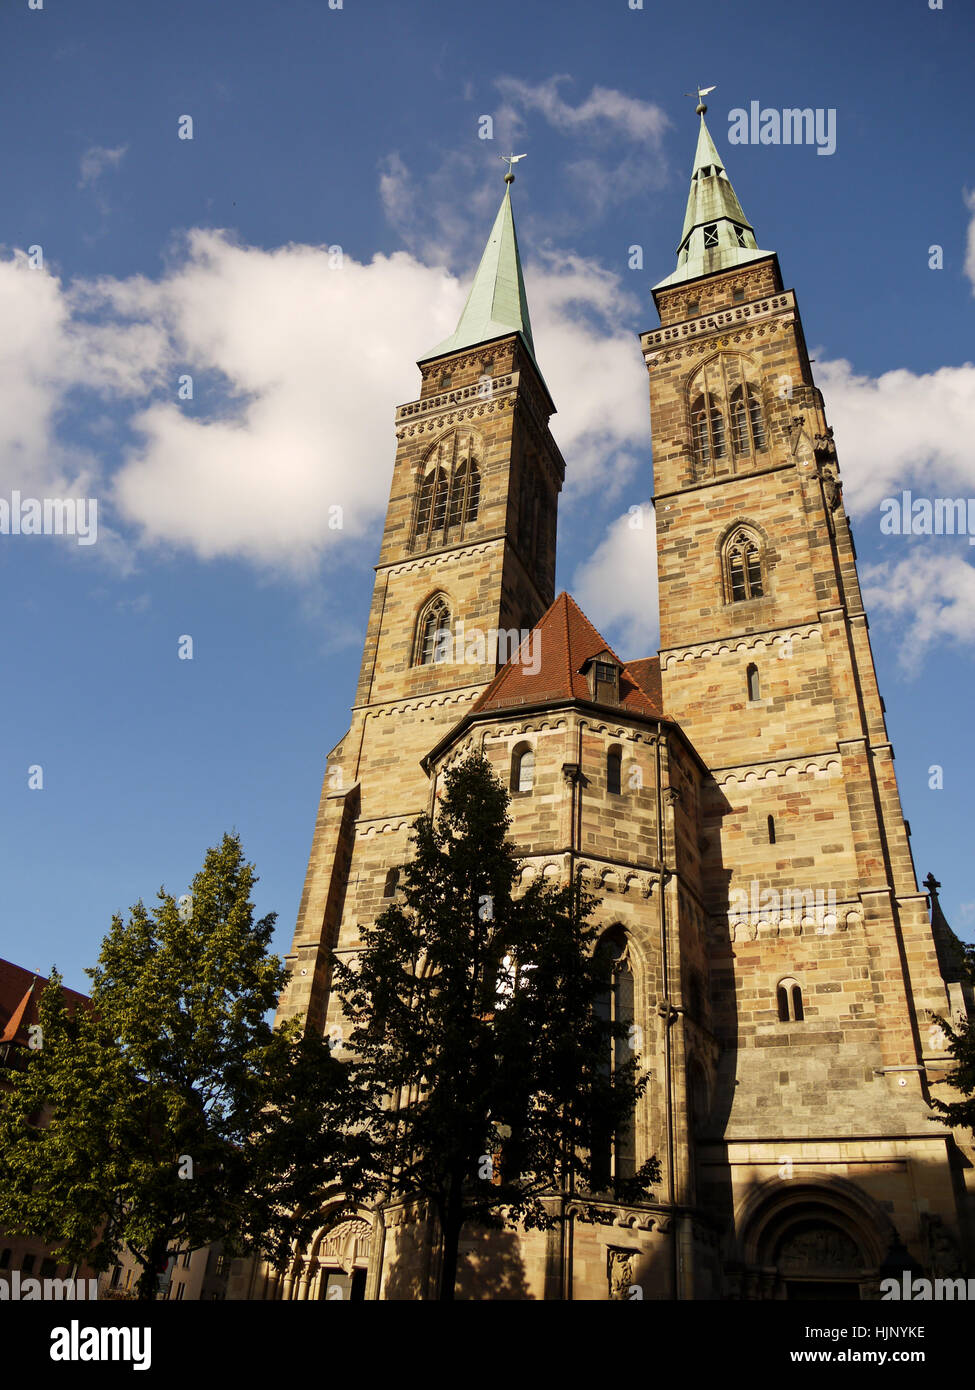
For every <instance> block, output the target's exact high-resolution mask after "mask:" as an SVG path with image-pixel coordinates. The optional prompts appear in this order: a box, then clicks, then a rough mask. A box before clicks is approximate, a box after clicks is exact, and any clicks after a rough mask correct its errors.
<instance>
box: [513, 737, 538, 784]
mask: <svg viewBox="0 0 975 1390" xmlns="http://www.w3.org/2000/svg"><path fill="white" fill-rule="evenodd" d="M534 782H535V750H534V748H532V746H531V744H530V743H520V744H519V745H518V747H517V748H516V749H515V750H514V752H513V753H512V755H511V790H512V791H513V792H530V791H531V789H532V786H533V785H534Z"/></svg>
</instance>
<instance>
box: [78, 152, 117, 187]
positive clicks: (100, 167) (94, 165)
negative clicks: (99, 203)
mask: <svg viewBox="0 0 975 1390" xmlns="http://www.w3.org/2000/svg"><path fill="white" fill-rule="evenodd" d="M128 148H129V147H128V145H118V146H116V148H115V149H114V150H111V149H107V148H106V147H105V146H104V145H92V146H90V147H89V148H88V149H87V150H85V152H84V154H83V155H82V156H81V166H80V167H81V178H80V179H79V180H78V187H79V188H90V187H91V186H92V185H93V184H95V183H97V182H98V180H99V179H100V178H101V176H102V174H103V173H104V172H105V170H106V169H117V168H118V166H119V165H120V164H121V162H122V160H123V158H124V157H125V154H126V152H127V151H128Z"/></svg>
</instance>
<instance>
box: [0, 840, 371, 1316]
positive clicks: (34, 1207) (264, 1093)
mask: <svg viewBox="0 0 975 1390" xmlns="http://www.w3.org/2000/svg"><path fill="white" fill-rule="evenodd" d="M255 882H256V878H255V875H254V870H253V866H252V865H250V864H247V863H245V861H244V856H243V851H242V849H241V845H240V840H239V838H238V837H237V836H234V835H225V836H224V839H223V843H222V844H221V845H220V846H219V848H214V849H210V850H209V851H208V852H207V855H206V858H205V861H204V864H203V867H202V869H201V870H200V871H199V873H197V875H196V876H195V878H194V879H193V884H192V890H191V892H190V894H188V895H184V896H183V897H182V898H180V899H179V901H176V900H175V899H174V898H173V897H172V896H171V895H170V894H168V893H166V892H165V891H164V890H160V892H159V894H158V897H159V905H158V906H157V907H155V908H154V909H153V911H152V912H150V911H148V910H147V909H146V908H145V907H144V905H143V903H142V902H141V901H140V902H139V903H137V904H136V905H135V907H133V908H132V910H131V913H130V916H129V920H128V921H127V922H123V920H122V918H121V917H120V916H118V915H117V916H116V917H115V918H114V919H113V922H112V928H111V931H110V932H109V933H108V935H107V936H106V938H105V939H104V941H103V943H102V949H101V954H100V956H99V961H98V965H97V967H96V968H94V969H91V970H88V971H87V972H86V973H87V974H88V975H89V976H90V977H91V980H92V988H91V1008H90V1009H83V1008H79V1009H77V1010H75V1012H74V1014H73V1015H69V1013H68V1010H67V1008H66V1006H65V1001H64V995H63V994H62V991H61V981H60V977H59V976H58V974H57V972H56V971H52V973H51V978H50V982H49V984H48V987H47V989H46V990H45V992H44V994H43V996H42V999H41V1001H40V1006H39V1021H40V1026H41V1035H40V1039H39V1041H40V1042H41V1046H40V1047H39V1048H38V1049H37V1050H32V1051H29V1052H26V1053H25V1064H23V1065H21V1066H20V1067H18V1068H15V1069H13V1070H12V1072H11V1074H10V1085H9V1086H8V1087H5V1088H0V1224H2V1225H4V1226H6V1227H8V1228H9V1229H11V1230H17V1231H22V1232H27V1233H32V1234H35V1235H38V1236H41V1237H42V1238H44V1239H45V1240H48V1241H50V1242H51V1243H52V1244H53V1245H55V1246H56V1247H57V1250H58V1254H59V1255H60V1256H61V1257H62V1258H67V1259H73V1260H77V1261H81V1260H82V1259H87V1260H88V1261H89V1263H91V1265H92V1266H93V1267H94V1268H95V1269H105V1268H107V1267H108V1265H109V1264H110V1263H111V1262H112V1260H113V1258H114V1257H115V1256H116V1255H117V1254H118V1252H119V1250H120V1249H121V1247H122V1246H123V1244H127V1245H128V1246H129V1247H130V1249H131V1250H132V1252H133V1254H134V1255H135V1257H136V1259H137V1260H138V1261H139V1263H140V1264H141V1266H142V1273H141V1276H140V1279H139V1285H138V1296H139V1297H140V1298H153V1297H154V1296H155V1292H156V1287H157V1276H158V1273H159V1271H160V1270H162V1269H163V1268H164V1267H165V1263H166V1259H167V1256H168V1255H169V1254H171V1253H173V1252H174V1250H175V1248H176V1247H177V1246H178V1245H180V1244H183V1245H188V1246H189V1247H190V1248H193V1249H195V1248H198V1247H199V1246H201V1245H204V1244H207V1243H208V1242H210V1241H212V1240H216V1239H221V1240H223V1242H224V1246H225V1249H226V1250H227V1251H228V1252H229V1253H231V1254H234V1253H243V1252H245V1251H250V1250H256V1249H258V1248H263V1249H264V1250H265V1251H266V1252H267V1253H268V1254H269V1255H270V1256H271V1258H273V1259H274V1260H275V1261H277V1262H279V1263H280V1262H283V1260H284V1259H286V1258H287V1254H288V1251H289V1249H290V1246H291V1242H292V1241H293V1240H296V1239H297V1240H301V1239H303V1238H305V1237H306V1236H307V1234H308V1233H309V1232H310V1231H311V1230H312V1229H313V1228H314V1226H315V1222H316V1216H317V1213H318V1210H319V1207H320V1200H321V1196H322V1194H323V1193H324V1192H326V1191H328V1192H332V1191H334V1190H335V1188H336V1187H338V1189H339V1190H343V1191H344V1190H345V1189H346V1187H349V1188H354V1187H355V1184H356V1169H357V1165H359V1164H361V1161H362V1153H361V1149H359V1148H357V1142H358V1141H357V1139H356V1133H357V1129H356V1124H357V1109H356V1102H355V1097H354V1095H353V1093H352V1091H351V1090H350V1087H349V1085H348V1065H347V1063H343V1062H341V1061H340V1060H339V1059H338V1058H337V1057H336V1056H333V1055H332V1053H331V1051H330V1049H329V1046H328V1044H327V1042H325V1041H324V1040H322V1039H320V1038H314V1037H309V1036H306V1035H305V1034H304V1033H303V1030H302V1028H301V1024H300V1022H299V1021H297V1020H294V1021H292V1022H290V1023H289V1024H288V1025H286V1026H284V1027H281V1028H278V1029H277V1030H274V1029H272V1027H271V1025H270V1024H269V1023H268V1022H267V1020H266V1015H267V1013H268V1011H269V1010H270V1009H271V1008H273V1006H274V1004H275V1000H276V998H277V995H278V993H279V991H280V989H281V986H282V984H283V983H284V980H285V978H286V971H285V969H284V967H283V965H282V963H281V961H280V960H279V958H278V957H277V956H274V955H272V954H270V953H269V949H268V948H269V943H270V939H271V933H272V931H273V927H274V921H275V914H273V913H271V914H269V915H268V916H266V917H263V918H261V919H260V920H259V921H256V922H255V920H254V906H253V903H252V902H251V900H250V894H251V890H252V887H253V885H254V883H255Z"/></svg>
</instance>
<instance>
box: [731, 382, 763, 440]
mask: <svg viewBox="0 0 975 1390" xmlns="http://www.w3.org/2000/svg"><path fill="white" fill-rule="evenodd" d="M731 447H732V448H733V449H734V451H735V453H736V454H755V453H762V452H763V451H764V449H765V414H764V412H763V410H762V401H761V397H760V396H759V394H758V392H757V391H756V389H755V387H754V386H750V385H747V384H746V385H744V386H736V387H735V389H734V390H733V391H732V393H731Z"/></svg>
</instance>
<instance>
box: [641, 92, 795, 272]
mask: <svg viewBox="0 0 975 1390" xmlns="http://www.w3.org/2000/svg"><path fill="white" fill-rule="evenodd" d="M705 228H707V229H708V230H707V233H705ZM771 254H772V253H771V252H770V251H761V250H759V247H758V243H757V242H756V240H755V233H754V231H753V230H752V226H751V223H750V222H749V221H748V219H747V218H746V216H745V214H744V212H743V211H742V207H741V203H739V201H738V198H737V196H736V194H735V190H734V189H733V188H732V186H731V180H730V179H729V178H728V175H727V173H726V172H725V167H724V160H723V159H722V158H721V156H720V155H719V154H718V151H717V150H716V149H715V145H714V141H713V140H712V139H711V132H710V131H709V130H708V128H707V126H706V125H705V123H704V116H703V114H702V116H701V129H700V132H699V134H698V137H697V150H696V152H695V154H694V171H693V173H692V174H691V191H690V193H689V194H688V195H687V211H686V212H685V214H684V226H683V227H682V229H681V234H680V245H679V246H678V248H677V269H676V270H675V271H674V272H673V274H672V275H668V276H667V278H666V280H661V281H660V282H659V284H656V285H654V289H655V290H662V289H665V288H666V287H667V286H668V285H679V284H681V283H682V282H683V281H684V280H695V279H697V277H698V276H699V275H710V274H712V273H713V272H714V271H717V270H730V269H731V268H732V267H733V266H736V265H745V264H746V263H747V262H748V261H757V260H760V259H761V257H762V256H770V255H771Z"/></svg>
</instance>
